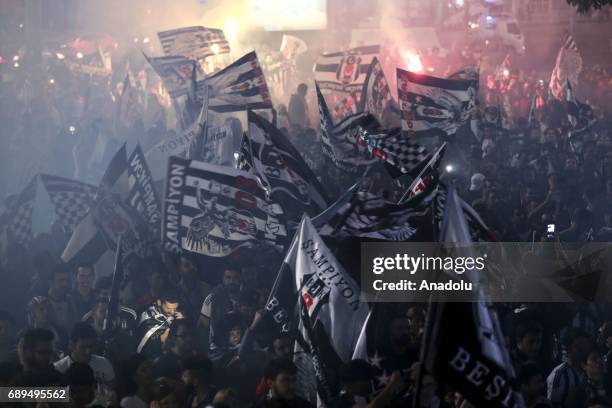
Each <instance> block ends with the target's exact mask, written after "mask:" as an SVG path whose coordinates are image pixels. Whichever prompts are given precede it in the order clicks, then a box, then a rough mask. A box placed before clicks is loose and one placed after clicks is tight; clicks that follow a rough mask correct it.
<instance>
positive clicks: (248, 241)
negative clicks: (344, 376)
mask: <svg viewBox="0 0 612 408" xmlns="http://www.w3.org/2000/svg"><path fill="white" fill-rule="evenodd" d="M162 236H163V246H164V249H165V250H166V251H168V252H172V253H179V252H181V251H182V250H183V249H184V250H187V251H191V252H196V253H199V254H202V255H207V256H213V257H223V256H227V255H230V254H231V253H233V252H234V251H236V250H237V249H239V248H241V247H247V246H253V245H254V244H256V243H263V244H269V245H272V246H274V247H276V248H282V245H283V244H284V243H285V241H286V240H287V230H286V228H285V225H284V222H283V210H282V209H281V208H280V206H279V205H278V204H275V203H272V202H270V201H268V199H267V197H266V193H265V191H264V190H263V189H262V188H261V187H260V186H259V184H258V183H257V178H256V177H255V176H253V175H251V174H249V173H246V172H244V171H240V170H237V169H232V168H230V167H222V166H216V165H212V164H208V163H203V162H199V161H195V160H187V159H182V158H180V157H171V158H170V159H169V161H168V173H167V179H166V192H165V208H164V219H163V231H162Z"/></svg>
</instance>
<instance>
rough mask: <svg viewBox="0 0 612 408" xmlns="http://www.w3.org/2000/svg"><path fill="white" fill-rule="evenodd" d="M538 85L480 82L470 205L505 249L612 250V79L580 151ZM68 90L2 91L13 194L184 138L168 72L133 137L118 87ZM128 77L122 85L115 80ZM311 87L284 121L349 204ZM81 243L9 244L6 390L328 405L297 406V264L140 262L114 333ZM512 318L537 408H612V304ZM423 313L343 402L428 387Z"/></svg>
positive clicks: (459, 174)
mask: <svg viewBox="0 0 612 408" xmlns="http://www.w3.org/2000/svg"><path fill="white" fill-rule="evenodd" d="M461 55H462V58H463V59H462V60H461V61H460V63H461V65H462V64H463V63H465V62H474V61H470V60H469V58H470V55H473V54H466V53H463V54H461ZM435 63H436V64H440V71H443V70H447V69H448V65H449V61H448V60H442V59H441V60H440V61H437V62H435ZM455 65H457V67H459V66H460V64H459V63H458V62H457V61H455ZM133 69H134V67H133ZM50 70H51V68H50ZM50 72H51V71H50ZM62 75H63V76H62ZM537 75H538V74H537V73H536V72H527V71H525V70H523V69H521V67H520V64H519V63H516V62H515V63H512V64H511V65H510V66H508V68H507V72H502V73H501V74H499V72H494V71H490V72H481V95H480V97H479V100H480V101H481V102H480V103H481V105H480V107H479V111H480V116H481V119H482V120H481V124H480V127H481V129H480V131H479V132H473V131H472V130H471V129H468V128H467V127H466V128H464V129H461V130H460V132H459V133H458V134H457V135H455V136H454V137H453V139H452V140H450V141H449V142H450V146H451V147H450V148H449V151H448V153H447V156H448V157H447V158H446V160H447V161H448V162H449V163H452V164H453V168H454V170H453V174H449V175H447V176H452V177H453V178H455V180H456V182H457V183H458V185H459V186H461V191H460V193H461V195H462V196H463V198H464V199H465V200H466V201H468V202H469V203H471V204H472V205H473V207H474V209H476V211H478V213H479V214H480V215H481V217H482V218H483V220H484V221H485V223H486V224H487V225H488V227H489V228H490V229H491V231H492V232H493V234H494V235H495V236H496V237H498V239H499V240H500V241H523V242H530V241H540V240H546V239H550V237H549V235H547V232H548V231H547V225H549V224H554V225H555V228H556V233H555V236H554V237H553V239H554V240H559V241H560V242H587V241H594V240H599V241H609V240H610V239H611V238H612V177H611V176H612V166H610V164H611V163H612V162H611V160H610V158H612V155H610V153H612V140H611V138H612V131H611V129H612V113H611V112H610V111H609V110H608V106H609V103H610V102H612V98H611V97H610V96H611V92H612V75H610V74H609V73H608V72H607V71H606V70H605V69H603V68H601V67H594V68H588V69H585V70H584V71H583V73H582V75H581V79H580V89H579V97H581V98H584V101H585V102H588V103H590V104H591V105H592V107H593V109H594V111H595V116H596V117H597V119H598V121H597V123H596V124H595V125H594V127H592V128H591V129H589V130H588V131H586V132H585V133H584V134H582V135H580V138H579V139H574V140H572V143H570V139H569V138H568V136H567V135H568V131H569V129H570V124H569V123H568V119H567V112H566V108H565V106H564V104H563V103H562V102H560V101H556V100H553V99H552V98H547V97H545V96H544V95H545V91H546V88H547V84H545V83H543V82H542V81H541V80H543V79H545V78H544V77H538V76H537ZM145 77H146V75H145ZM54 78H55V81H54V83H47V82H45V83H44V84H42V85H40V86H42V87H43V88H44V91H43V92H41V93H40V94H39V95H38V98H32V97H31V95H30V94H29V93H28V90H29V89H30V88H31V87H32V86H34V85H35V84H34V85H33V84H31V83H29V82H28V81H27V80H26V79H25V78H21V77H19V76H17V77H15V78H13V79H12V80H10V81H6V82H3V83H2V85H1V87H0V122H1V123H2V124H3V143H4V144H5V148H3V149H1V150H0V155H1V156H2V158H1V159H0V166H2V171H0V183H1V185H2V186H4V187H3V189H4V191H5V192H6V191H15V190H17V189H18V188H19V187H21V186H22V185H23V183H25V181H26V179H27V177H28V176H29V175H32V174H33V173H35V172H38V171H45V172H47V173H51V174H57V175H60V176H64V177H70V178H76V179H79V180H82V181H88V182H92V183H94V184H95V183H97V181H98V180H99V179H100V176H101V174H102V172H103V170H104V167H105V165H106V164H107V163H108V161H109V159H110V157H111V156H112V154H113V153H114V152H115V151H116V149H117V147H118V146H119V145H120V142H122V141H123V140H127V141H128V142H132V143H135V142H139V143H140V144H141V145H142V146H143V150H144V151H147V150H148V149H149V148H150V147H152V146H154V145H155V144H156V143H158V142H159V141H160V140H163V139H164V138H167V137H173V135H174V134H176V130H175V129H174V128H173V127H172V126H171V125H170V122H171V120H168V118H171V117H172V115H173V113H172V112H171V111H172V109H171V108H170V107H169V106H167V105H165V102H164V99H163V97H162V95H161V94H160V93H157V92H153V91H152V89H154V88H155V86H152V85H151V84H153V83H154V82H155V79H154V78H153V76H152V75H150V77H149V78H148V81H149V83H148V85H147V79H143V80H142V81H136V84H135V85H136V86H137V87H139V90H140V93H141V103H142V111H141V117H139V118H138V119H137V120H135V121H134V122H133V123H132V126H131V127H130V128H129V129H126V130H125V131H124V132H123V133H121V134H117V132H116V129H115V128H114V124H113V118H112V112H113V103H114V101H115V100H116V98H117V96H118V92H119V89H116V88H114V87H110V86H108V84H107V83H100V82H99V81H96V80H94V79H93V78H86V77H82V76H81V77H79V76H75V75H71V74H70V73H68V72H63V73H57V72H56V73H55V75H54ZM61 78H63V79H61ZM120 80H121V79H120V77H119V75H116V76H115V75H114V76H113V79H112V80H111V81H110V83H117V82H120ZM308 80H309V78H304V82H306V84H301V85H299V86H297V87H296V90H295V92H294V93H293V94H292V95H289V92H288V93H287V95H286V97H285V100H284V101H282V102H287V105H283V104H279V105H277V106H276V111H277V117H276V123H277V125H278V127H279V128H281V130H282V131H283V132H284V133H285V134H286V135H287V136H288V137H289V138H290V139H291V140H292V142H293V143H294V144H295V145H296V146H297V147H298V149H299V150H300V152H301V153H302V154H303V156H304V158H305V160H306V162H307V163H308V164H309V166H310V167H311V168H312V169H313V171H314V172H315V174H317V175H318V176H319V177H320V178H321V180H322V181H323V182H324V185H325V186H326V188H328V189H329V193H330V195H331V196H333V197H337V196H338V195H339V194H341V193H342V192H343V191H344V190H345V188H346V187H348V186H349V185H350V184H352V183H353V182H354V178H355V176H354V175H351V174H343V173H342V172H341V171H340V170H337V169H335V168H334V167H333V165H332V164H331V163H330V162H328V161H326V160H325V159H324V157H323V155H322V151H321V144H320V142H319V139H320V137H319V129H318V121H317V115H316V111H317V109H316V99H315V98H314V95H313V94H314V92H313V90H314V86H313V84H312V83H311V82H308ZM538 92H540V93H541V94H542V102H541V104H539V105H538V106H537V112H536V119H537V120H536V123H533V120H531V121H530V120H529V114H530V110H531V105H532V101H533V99H534V98H533V97H534V94H535V93H538ZM491 118H492V119H491ZM498 118H502V120H501V121H500V120H498ZM383 122H384V123H382V125H383V126H384V127H386V128H389V127H392V126H394V125H398V124H399V123H398V118H397V117H394V116H393V115H391V114H390V115H388V120H383ZM500 122H503V123H502V125H501V126H500V125H499V123H500ZM474 133H479V135H477V136H476V135H475V134H474ZM111 135H113V136H111ZM237 137H238V139H239V137H240V135H237ZM24 165H26V167H24ZM28 172H29V173H30V174H28ZM385 177H386V176H385V175H384V174H383V173H379V172H374V173H373V174H372V175H371V176H370V177H369V178H368V180H366V182H365V183H364V186H365V188H368V189H370V191H372V192H376V193H380V194H383V195H385V197H387V198H389V199H394V200H396V201H397V199H398V198H399V196H401V195H402V194H403V191H402V190H401V189H395V190H394V191H393V190H391V188H392V185H391V183H390V182H389V181H388V180H386V179H385ZM68 238H69V235H68V234H67V233H66V232H65V231H62V230H61V228H59V227H58V226H56V225H54V226H52V228H51V229H50V231H49V232H46V233H41V234H39V235H38V236H37V237H36V238H35V239H34V241H33V242H32V243H31V244H30V246H29V247H28V248H23V247H21V246H19V245H17V244H9V247H8V248H4V253H3V258H2V262H1V264H0V271H1V273H2V275H3V277H4V280H3V281H4V284H3V285H2V287H1V288H0V299H1V301H0V304H1V305H2V309H3V310H1V311H0V356H1V359H0V360H1V362H0V386H50V385H57V386H64V385H69V386H70V393H71V404H72V406H75V407H85V406H121V407H124V408H140V407H179V406H181V407H182V406H185V407H207V406H209V405H212V406H214V407H232V408H238V407H247V406H261V407H308V406H312V405H311V404H310V403H309V402H307V401H306V400H304V399H302V398H301V397H299V396H298V394H299V391H300V390H299V389H298V387H297V386H296V376H297V368H296V366H295V364H294V363H293V362H292V354H293V346H294V337H293V335H292V333H278V332H277V331H276V330H274V329H273V328H272V326H271V324H270V323H271V322H270V318H269V316H267V314H266V311H265V308H264V304H265V300H266V298H267V295H268V293H269V290H270V288H271V285H272V282H273V280H274V277H275V275H276V272H277V270H278V267H279V265H280V262H281V259H282V254H278V256H277V257H276V258H274V257H272V258H269V259H267V260H266V262H265V263H253V262H248V261H246V260H245V259H234V258H232V257H230V258H229V259H228V260H227V261H225V262H223V263H207V262H206V261H203V260H202V259H199V258H197V257H192V256H190V255H189V254H185V255H182V256H179V257H176V258H170V257H164V259H163V260H162V259H161V258H160V259H157V258H148V259H145V260H142V261H141V262H140V263H139V264H138V265H137V266H136V267H135V268H133V270H132V271H131V273H130V277H129V279H128V281H127V282H124V283H123V284H122V287H121V291H120V294H121V296H120V305H119V312H118V314H117V316H116V318H115V321H114V322H108V321H106V318H107V310H108V306H109V298H110V295H111V292H112V291H113V286H112V279H111V277H110V274H111V271H110V270H99V269H98V268H97V267H95V266H94V265H88V264H87V265H85V264H83V265H79V266H78V267H76V268H70V267H68V266H67V265H65V264H63V263H61V262H60V260H59V256H60V254H61V252H62V250H63V247H64V244H65V243H66V242H67V239H68ZM100 269H103V268H100ZM216 283H218V284H217V285H216V286H214V285H215V284H216ZM496 307H497V309H498V314H499V316H500V318H501V321H502V322H503V327H504V334H505V336H506V340H507V345H508V348H509V350H510V353H511V356H512V360H513V363H514V368H515V371H516V386H517V389H518V390H519V391H520V393H521V394H522V396H523V398H524V400H525V402H526V406H528V407H536V406H537V407H546V406H554V407H603V406H612V310H611V309H610V308H609V307H607V305H601V304H594V303H574V304H543V303H534V304H497V305H496ZM24 310H25V311H26V312H27V313H23V311H24ZM425 316H426V305H420V304H416V305H415V304H397V305H394V306H391V307H389V318H388V325H387V327H386V330H385V331H384V333H381V335H380V337H381V338H382V339H383V340H384V342H385V343H386V344H387V346H386V347H381V349H380V350H381V353H382V355H381V358H382V359H386V360H387V361H388V362H392V364H391V365H390V366H389V367H391V368H390V369H389V370H390V371H389V373H388V375H389V378H388V379H387V381H386V383H385V384H384V385H383V386H381V387H378V393H377V394H376V395H375V396H372V395H371V392H372V385H373V384H376V380H375V378H374V373H373V369H372V365H373V364H375V362H373V361H368V362H366V361H361V360H355V361H351V362H350V363H348V364H345V365H343V366H342V367H341V369H340V371H339V373H338V375H337V376H336V377H334V378H333V381H335V382H336V383H337V384H340V385H341V386H340V387H339V388H341V389H342V392H341V394H339V395H337V396H335V397H336V398H335V399H334V403H333V406H336V407H353V406H359V407H391V406H407V405H405V404H409V402H408V401H410V400H411V398H412V396H413V394H414V391H415V390H414V387H415V382H416V378H417V375H418V350H419V348H420V343H421V340H422V336H423V331H424V326H425ZM419 404H420V405H419V406H421V407H442V406H447V407H456V408H468V407H470V406H471V405H470V403H469V402H468V401H466V400H465V399H464V397H463V396H462V395H461V394H460V393H458V392H455V391H454V390H450V389H448V387H446V386H445V384H441V383H438V382H437V381H436V379H435V378H434V377H432V376H430V375H425V376H423V379H422V391H421V393H420V401H419Z"/></svg>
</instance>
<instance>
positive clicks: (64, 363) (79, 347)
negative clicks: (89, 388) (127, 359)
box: [54, 322, 115, 405]
mask: <svg viewBox="0 0 612 408" xmlns="http://www.w3.org/2000/svg"><path fill="white" fill-rule="evenodd" d="M97 337H98V335H97V333H96V330H95V329H94V328H93V327H92V326H90V325H89V324H87V323H85V322H79V323H77V324H75V325H74V326H73V328H72V331H71V333H70V354H68V355H67V356H66V357H64V358H62V359H61V360H59V361H56V362H55V364H54V366H55V369H56V370H57V371H59V372H60V373H62V374H65V373H66V372H67V371H68V368H70V366H71V365H72V363H75V362H77V363H83V364H88V365H89V366H90V367H91V369H92V370H93V372H94V377H95V380H96V384H97V391H96V401H98V402H99V403H101V404H102V405H105V403H106V402H108V403H110V402H112V401H113V400H114V392H113V391H112V390H113V389H114V381H115V371H114V370H113V366H112V365H111V363H110V362H109V361H108V360H107V359H106V358H105V357H102V356H99V355H96V354H93V350H94V348H95V346H96V342H97Z"/></svg>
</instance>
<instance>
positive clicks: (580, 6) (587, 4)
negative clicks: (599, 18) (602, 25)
mask: <svg viewBox="0 0 612 408" xmlns="http://www.w3.org/2000/svg"><path fill="white" fill-rule="evenodd" d="M567 2H568V3H569V4H571V5H572V6H574V7H576V9H577V11H578V13H581V14H584V13H587V12H589V11H591V10H599V9H600V8H602V7H604V6H609V5H612V0H567Z"/></svg>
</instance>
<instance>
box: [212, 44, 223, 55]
mask: <svg viewBox="0 0 612 408" xmlns="http://www.w3.org/2000/svg"><path fill="white" fill-rule="evenodd" d="M210 50H211V51H212V52H213V54H215V55H217V54H219V52H220V51H221V47H220V46H219V44H217V43H215V44H213V45H211V46H210Z"/></svg>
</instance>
